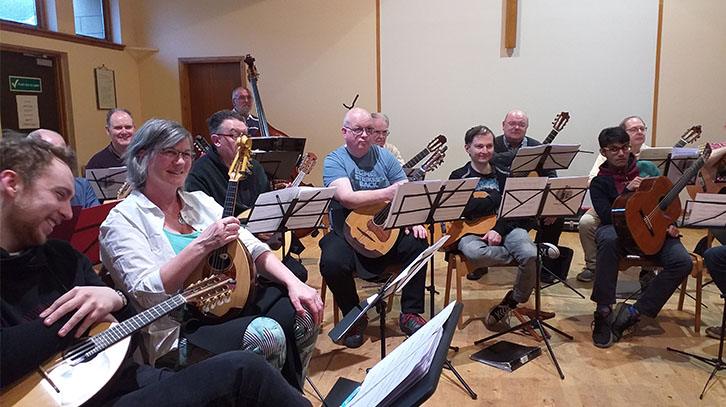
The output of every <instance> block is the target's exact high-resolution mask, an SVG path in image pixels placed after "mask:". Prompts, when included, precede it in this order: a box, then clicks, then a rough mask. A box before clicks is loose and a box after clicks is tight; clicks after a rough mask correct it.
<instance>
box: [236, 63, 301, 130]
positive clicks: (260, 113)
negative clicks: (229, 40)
mask: <svg viewBox="0 0 726 407" xmlns="http://www.w3.org/2000/svg"><path fill="white" fill-rule="evenodd" d="M245 63H246V64H247V79H248V80H249V81H250V88H252V97H254V99H255V109H256V110H257V119H258V120H259V121H260V129H259V132H260V133H259V136H258V137H271V136H272V137H290V136H288V135H287V134H285V133H283V132H281V131H280V130H277V129H276V128H274V127H272V126H270V125H269V124H268V123H267V117H266V116H265V110H264V109H263V108H262V99H260V91H259V89H258V85H257V80H258V78H259V76H260V74H259V73H258V72H257V68H256V67H255V58H253V57H252V55H250V54H247V56H245Z"/></svg>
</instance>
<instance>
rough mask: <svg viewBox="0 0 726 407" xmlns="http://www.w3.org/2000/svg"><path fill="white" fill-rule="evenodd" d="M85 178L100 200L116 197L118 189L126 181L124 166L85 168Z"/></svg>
mask: <svg viewBox="0 0 726 407" xmlns="http://www.w3.org/2000/svg"><path fill="white" fill-rule="evenodd" d="M86 178H87V179H88V180H89V181H90V182H91V186H92V187H93V192H95V193H96V196H97V197H99V198H100V199H101V202H103V201H106V200H109V199H116V195H117V194H118V191H119V189H120V188H121V186H122V185H123V184H124V182H126V167H111V168H93V169H90V170H86Z"/></svg>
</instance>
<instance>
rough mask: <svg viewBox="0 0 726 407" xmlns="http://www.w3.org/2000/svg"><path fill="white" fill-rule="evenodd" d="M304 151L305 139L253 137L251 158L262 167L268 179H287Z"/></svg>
mask: <svg viewBox="0 0 726 407" xmlns="http://www.w3.org/2000/svg"><path fill="white" fill-rule="evenodd" d="M303 151H305V139H304V138H293V137H253V138H252V158H254V159H255V160H257V162H259V163H260V165H262V168H264V169H265V173H266V174H267V176H268V177H269V178H270V179H288V178H289V177H290V174H292V172H293V170H294V169H295V167H296V166H297V164H298V162H299V161H300V157H302V154H303Z"/></svg>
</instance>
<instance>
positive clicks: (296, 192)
mask: <svg viewBox="0 0 726 407" xmlns="http://www.w3.org/2000/svg"><path fill="white" fill-rule="evenodd" d="M335 189H336V187H330V188H314V187H291V188H284V189H278V190H275V191H270V192H265V193H264V194H260V196H258V197H257V201H255V205H254V207H253V208H252V211H251V213H250V218H249V220H248V221H247V225H246V227H247V230H249V231H250V232H251V233H264V232H275V231H277V230H279V228H280V226H281V225H280V222H281V221H282V219H283V218H284V216H285V213H287V211H288V210H289V208H290V205H291V203H292V201H293V200H294V199H297V200H298V203H297V205H296V206H295V208H293V214H292V216H291V217H290V218H288V223H287V225H286V226H287V229H290V230H294V229H305V228H313V227H317V226H319V220H320V217H321V216H322V214H323V213H325V211H326V209H327V205H328V204H329V203H330V199H331V198H332V197H333V195H334V194H335Z"/></svg>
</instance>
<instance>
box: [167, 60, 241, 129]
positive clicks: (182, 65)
mask: <svg viewBox="0 0 726 407" xmlns="http://www.w3.org/2000/svg"><path fill="white" fill-rule="evenodd" d="M230 62H237V63H239V74H240V79H241V82H242V86H247V71H246V68H245V57H244V56H231V57H203V58H179V91H180V92H179V93H180V96H181V112H182V126H184V128H185V129H187V130H191V128H192V106H191V93H190V92H191V91H190V88H189V65H192V64H219V63H230ZM231 97H232V95H230V99H231Z"/></svg>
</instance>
